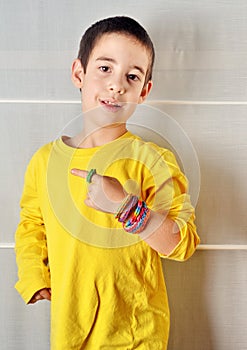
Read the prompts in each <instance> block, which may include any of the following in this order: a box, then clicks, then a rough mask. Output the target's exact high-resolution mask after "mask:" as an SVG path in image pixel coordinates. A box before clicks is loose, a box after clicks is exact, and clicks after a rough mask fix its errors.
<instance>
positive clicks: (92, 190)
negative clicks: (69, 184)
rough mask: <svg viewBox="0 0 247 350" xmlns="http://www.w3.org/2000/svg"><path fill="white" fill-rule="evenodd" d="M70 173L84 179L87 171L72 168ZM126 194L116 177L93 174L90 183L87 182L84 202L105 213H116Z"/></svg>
mask: <svg viewBox="0 0 247 350" xmlns="http://www.w3.org/2000/svg"><path fill="white" fill-rule="evenodd" d="M71 173H72V174H73V175H75V176H79V177H82V178H83V179H86V177H87V174H88V171H85V170H80V169H72V170H71ZM126 195H127V193H126V192H125V190H124V188H123V186H122V185H121V183H120V182H119V181H118V180H117V179H115V178H114V177H109V176H101V175H98V174H95V175H93V176H92V178H91V183H90V184H88V195H87V198H86V199H85V204H86V205H87V206H89V207H91V208H94V209H97V210H100V211H102V212H105V213H116V211H117V209H118V208H119V206H120V204H121V202H122V201H123V200H124V198H125V197H126Z"/></svg>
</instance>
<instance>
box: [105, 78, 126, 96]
mask: <svg viewBox="0 0 247 350" xmlns="http://www.w3.org/2000/svg"><path fill="white" fill-rule="evenodd" d="M109 90H110V91H112V92H114V93H115V94H116V93H117V94H119V95H123V94H124V92H125V87H124V84H123V81H122V79H114V80H112V81H111V82H110V84H109Z"/></svg>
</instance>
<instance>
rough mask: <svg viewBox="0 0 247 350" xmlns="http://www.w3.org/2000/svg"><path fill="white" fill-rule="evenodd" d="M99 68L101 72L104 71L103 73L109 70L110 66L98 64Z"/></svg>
mask: <svg viewBox="0 0 247 350" xmlns="http://www.w3.org/2000/svg"><path fill="white" fill-rule="evenodd" d="M99 69H100V70H101V72H104V73H109V71H110V67H108V66H100V67H99Z"/></svg>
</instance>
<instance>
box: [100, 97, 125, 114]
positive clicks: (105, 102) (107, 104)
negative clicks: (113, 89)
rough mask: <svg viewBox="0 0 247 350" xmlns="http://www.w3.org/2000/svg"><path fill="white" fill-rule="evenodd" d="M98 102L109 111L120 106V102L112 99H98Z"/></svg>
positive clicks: (115, 109)
mask: <svg viewBox="0 0 247 350" xmlns="http://www.w3.org/2000/svg"><path fill="white" fill-rule="evenodd" d="M100 104H101V105H102V106H103V107H105V108H107V109H108V110H111V111H117V110H119V109H120V108H121V107H122V104H121V103H120V102H118V101H115V100H112V99H106V100H100Z"/></svg>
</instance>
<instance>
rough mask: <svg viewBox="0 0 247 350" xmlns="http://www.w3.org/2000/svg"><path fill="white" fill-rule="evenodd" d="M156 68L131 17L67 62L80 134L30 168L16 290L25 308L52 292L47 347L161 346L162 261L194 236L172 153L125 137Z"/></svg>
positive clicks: (104, 24)
mask: <svg viewBox="0 0 247 350" xmlns="http://www.w3.org/2000/svg"><path fill="white" fill-rule="evenodd" d="M153 61H154V49H153V45H152V42H151V40H150V38H149V36H148V34H147V33H146V31H145V30H144V29H143V28H142V27H141V26H140V25H139V24H138V23H137V22H136V21H134V20H133V19H131V18H128V17H113V18H107V19H105V20H102V21H99V22H97V23H95V24H94V25H93V26H91V27H90V28H89V29H88V30H87V31H86V32H85V34H84V36H83V37H82V40H81V44H80V50H79V55H78V58H77V59H76V60H75V61H74V62H73V65H72V81H73V83H74V85H75V86H76V87H77V88H79V89H80V91H81V96H82V111H83V113H84V124H83V130H82V132H81V133H80V134H78V135H76V136H74V137H68V136H62V137H61V138H60V139H59V140H56V141H54V142H53V143H50V144H48V145H45V146H44V147H42V148H41V149H40V150H38V152H36V154H35V155H34V156H33V158H32V159H31V161H30V163H29V166H28V169H27V172H26V177H25V186H24V191H23V196H22V199H21V207H22V211H21V221H20V224H19V226H18V229H17V232H16V256H17V264H18V266H19V281H18V282H17V284H16V288H17V290H18V291H19V293H20V294H21V295H22V297H23V299H24V300H25V302H26V303H35V302H36V301H37V300H40V299H48V300H50V299H51V295H52V302H51V348H52V349H53V350H69V349H78V350H79V349H86V350H88V349H92V350H96V349H111V348H116V349H119V350H121V349H124V350H127V349H155V350H156V349H162V350H163V349H166V348H167V342H168V333H169V308H168V301H167V294H166V288H165V283H164V279H163V273H162V265H161V262H160V258H159V256H163V257H166V258H170V259H175V260H181V261H182V260H185V259H187V258H189V257H190V256H191V255H192V254H193V252H194V250H195V248H196V245H197V244H198V243H199V238H198V236H197V234H196V229H195V225H194V210H193V208H192V206H191V204H190V201H189V196H188V194H187V193H186V189H187V183H186V179H185V177H184V175H183V174H182V173H181V171H180V169H179V168H178V165H177V163H176V160H175V158H174V156H173V154H172V153H171V152H170V151H168V150H166V149H162V148H160V147H158V146H156V145H154V144H151V143H146V142H144V141H142V140H141V139H140V138H138V137H136V136H134V135H132V134H131V133H130V132H128V131H127V130H126V121H127V120H128V119H129V117H130V116H131V115H132V113H133V112H134V110H135V108H136V105H137V104H140V103H142V102H143V101H144V100H145V99H146V97H147V96H148V94H149V92H150V90H151V87H152V81H151V79H152V67H153ZM90 169H91V170H90ZM114 214H115V215H114ZM131 233H135V234H131Z"/></svg>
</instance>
